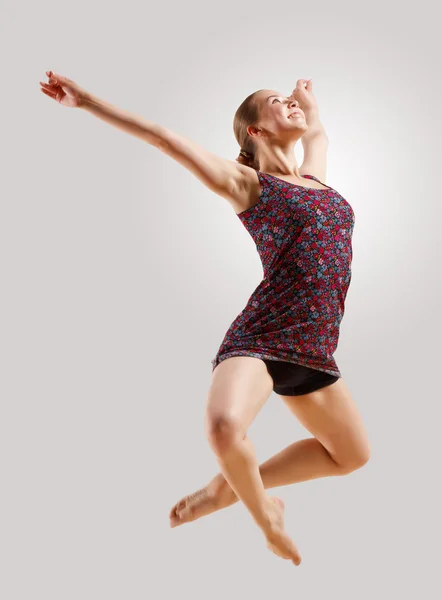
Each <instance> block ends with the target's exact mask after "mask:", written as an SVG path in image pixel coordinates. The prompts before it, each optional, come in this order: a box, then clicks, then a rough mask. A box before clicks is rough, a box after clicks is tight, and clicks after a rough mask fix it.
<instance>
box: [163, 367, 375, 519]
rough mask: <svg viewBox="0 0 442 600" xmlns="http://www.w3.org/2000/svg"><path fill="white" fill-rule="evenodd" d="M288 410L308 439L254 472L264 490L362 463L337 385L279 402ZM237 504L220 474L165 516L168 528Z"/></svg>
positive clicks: (353, 412)
mask: <svg viewBox="0 0 442 600" xmlns="http://www.w3.org/2000/svg"><path fill="white" fill-rule="evenodd" d="M282 399H283V400H284V402H285V403H286V404H287V406H288V407H289V409H290V410H291V411H292V412H293V414H294V415H295V416H296V417H297V418H298V420H299V421H300V422H301V424H302V425H303V426H304V427H306V429H307V430H309V431H310V432H311V433H312V434H313V435H314V436H316V437H312V438H307V439H303V440H300V441H297V442H295V443H293V444H291V445H290V446H288V447H287V448H284V449H283V450H282V451H281V452H279V453H278V454H276V455H275V456H272V457H271V458H270V459H269V460H267V461H266V462H265V463H263V464H262V465H261V466H260V467H259V470H260V474H261V478H262V482H263V485H264V487H265V488H266V489H268V488H273V487H279V486H284V485H290V484H292V483H299V482H301V481H309V480H311V479H317V478H319V477H331V476H337V475H346V474H348V473H351V472H352V471H354V470H355V469H358V468H360V467H361V466H363V465H364V464H365V463H366V461H367V455H368V453H369V451H368V443H367V436H366V432H365V429H364V427H363V425H362V421H361V417H360V415H359V412H358V410H357V407H356V405H355V403H354V401H353V400H352V398H351V395H350V393H349V390H348V388H347V386H346V385H345V384H344V382H343V381H342V379H340V380H338V381H337V382H335V383H334V384H332V385H330V386H326V387H325V388H322V389H321V390H317V391H316V392H312V393H311V394H306V395H303V396H282ZM317 438H318V439H317ZM237 501H238V498H237V497H236V494H235V493H234V491H233V490H232V488H231V487H230V486H229V485H228V483H227V481H226V480H225V479H224V477H223V475H222V473H219V474H218V475H216V476H215V477H214V478H213V479H212V480H211V482H210V483H209V484H208V485H207V486H205V487H204V488H202V489H201V490H198V491H197V492H195V493H194V494H191V495H189V496H185V497H184V498H183V499H182V500H180V502H178V503H177V504H176V505H175V506H174V507H173V508H172V510H171V512H170V515H169V516H170V519H171V525H172V527H174V526H177V525H181V524H182V523H185V522H188V521H194V520H195V519H198V518H199V517H202V516H204V515H207V514H210V513H212V512H215V511H217V510H220V509H222V508H226V507H228V506H231V505H232V504H235V503H236V502H237Z"/></svg>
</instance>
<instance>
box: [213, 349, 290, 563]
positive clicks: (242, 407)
mask: <svg viewBox="0 0 442 600" xmlns="http://www.w3.org/2000/svg"><path fill="white" fill-rule="evenodd" d="M272 389H273V380H272V378H271V377H270V375H269V373H268V371H267V368H266V366H265V364H264V363H263V361H262V360H260V359H257V358H254V357H250V356H235V357H231V358H228V359H225V360H224V361H222V362H221V363H220V364H219V365H218V366H217V368H216V369H215V370H214V372H213V376H212V384H211V386H210V389H209V393H208V396H207V404H206V414H205V429H206V434H207V438H208V441H209V444H210V446H211V448H212V450H213V452H214V453H215V456H216V459H217V462H218V464H219V466H220V469H221V472H222V474H223V476H224V478H225V479H226V481H227V482H228V484H229V486H230V488H231V489H232V490H233V491H234V492H235V494H236V496H237V497H238V498H239V499H240V500H241V501H242V502H243V504H244V505H245V506H246V508H247V509H248V510H249V512H250V514H251V515H252V517H253V519H254V521H255V523H256V524H257V525H258V527H259V528H260V529H261V530H262V532H263V533H264V535H265V538H266V540H267V545H268V547H269V548H270V549H271V550H272V551H273V552H275V554H278V555H279V556H281V557H283V558H286V559H289V560H291V561H292V562H293V563H294V564H296V565H298V564H299V563H300V562H301V557H300V555H299V552H298V550H297V548H296V546H295V544H294V543H293V541H292V540H291V539H290V537H289V536H288V535H287V533H286V532H285V530H284V519H283V503H282V500H280V499H279V498H271V497H270V496H268V494H267V493H266V492H265V488H264V486H263V482H262V479H261V476H260V473H259V465H258V461H257V459H256V454H255V450H254V448H253V445H252V443H251V441H250V440H249V438H248V437H247V431H248V428H249V426H250V425H251V423H252V422H253V420H254V419H255V417H256V415H257V414H258V412H259V411H260V410H261V408H262V407H263V406H264V404H265V402H266V401H267V399H268V398H269V396H270V394H271V392H272Z"/></svg>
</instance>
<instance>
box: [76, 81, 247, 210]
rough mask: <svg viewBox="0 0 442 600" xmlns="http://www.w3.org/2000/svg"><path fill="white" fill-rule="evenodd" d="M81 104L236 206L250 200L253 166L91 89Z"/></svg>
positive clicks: (240, 206) (239, 206) (240, 205)
mask: <svg viewBox="0 0 442 600" xmlns="http://www.w3.org/2000/svg"><path fill="white" fill-rule="evenodd" d="M79 107H80V108H82V109H83V110H85V111H87V112H89V113H91V114H93V115H95V116H96V117H98V118H100V119H102V120H103V121H106V123H109V124H110V125H113V126H115V127H118V128H119V129H121V130H122V131H125V132H126V133H130V134H131V135H134V136H136V137H138V138H139V139H141V140H143V141H145V142H148V143H149V144H151V145H152V146H155V147H156V148H158V149H159V150H161V152H164V153H165V154H167V155H168V156H170V157H171V158H173V159H174V160H176V161H177V162H179V163H180V164H181V165H183V167H185V168H186V169H188V170H189V171H190V172H191V173H193V174H194V175H195V177H197V178H198V179H199V180H200V181H201V182H202V183H203V184H204V185H205V186H206V187H208V188H209V189H210V190H211V191H212V192H214V193H216V194H218V195H220V196H222V197H223V198H225V199H226V200H228V201H229V202H230V203H231V204H232V206H233V207H234V209H238V210H241V208H242V206H243V204H244V202H247V200H246V197H247V196H248V193H247V188H248V187H249V185H250V184H248V180H250V179H251V175H250V173H249V172H248V171H251V169H250V167H245V166H244V165H241V164H240V163H238V162H236V161H233V160H228V159H225V158H222V157H220V156H217V155H216V154H213V153H212V152H209V151H208V150H206V149H204V148H203V147H201V146H200V145H199V144H197V143H195V142H193V141H192V140H189V139H187V138H185V137H183V136H181V135H179V134H177V133H174V132H173V131H170V130H169V129H166V128H165V127H162V126H161V125H157V124H156V123H153V122H152V121H148V120H147V119H145V118H144V117H141V116H138V115H135V114H133V113H130V112H129V111H127V110H124V109H121V108H118V107H116V106H114V105H112V104H110V103H109V102H106V101H105V100H102V99H100V98H98V97H96V96H94V95H93V94H90V93H88V92H86V93H85V94H84V96H83V97H82V99H81V102H80V103H79ZM255 179H256V175H255ZM243 198H244V199H243Z"/></svg>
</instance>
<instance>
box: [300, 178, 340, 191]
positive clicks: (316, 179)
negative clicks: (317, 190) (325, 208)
mask: <svg viewBox="0 0 442 600" xmlns="http://www.w3.org/2000/svg"><path fill="white" fill-rule="evenodd" d="M302 177H307V178H308V179H314V180H315V181H317V182H318V183H320V184H321V185H324V186H325V187H327V188H329V189H330V190H332V189H333V188H331V187H330V186H329V185H327V184H326V183H322V181H320V180H319V179H318V178H317V177H315V176H314V175H302Z"/></svg>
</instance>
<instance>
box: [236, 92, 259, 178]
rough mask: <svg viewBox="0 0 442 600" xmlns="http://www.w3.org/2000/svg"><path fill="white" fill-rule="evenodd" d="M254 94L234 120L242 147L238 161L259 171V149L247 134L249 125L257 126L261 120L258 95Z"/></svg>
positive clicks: (238, 111) (237, 137) (237, 138)
mask: <svg viewBox="0 0 442 600" xmlns="http://www.w3.org/2000/svg"><path fill="white" fill-rule="evenodd" d="M259 91H260V90H259ZM257 93H258V92H253V94H250V96H247V98H246V99H245V100H244V102H243V103H242V104H241V105H240V106H239V108H238V110H237V111H236V113H235V117H234V119H233V132H234V134H235V138H236V141H237V142H238V144H239V146H240V149H241V150H240V153H239V154H238V156H237V158H236V161H237V162H239V163H240V164H242V165H247V166H248V167H252V169H255V170H256V171H258V170H259V160H258V157H257V149H256V146H255V143H254V142H253V140H252V138H251V136H250V135H249V134H248V133H247V127H249V125H252V126H253V125H255V126H256V125H257V123H258V119H259V104H258V101H257V99H256V97H255V96H256V94H257Z"/></svg>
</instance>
